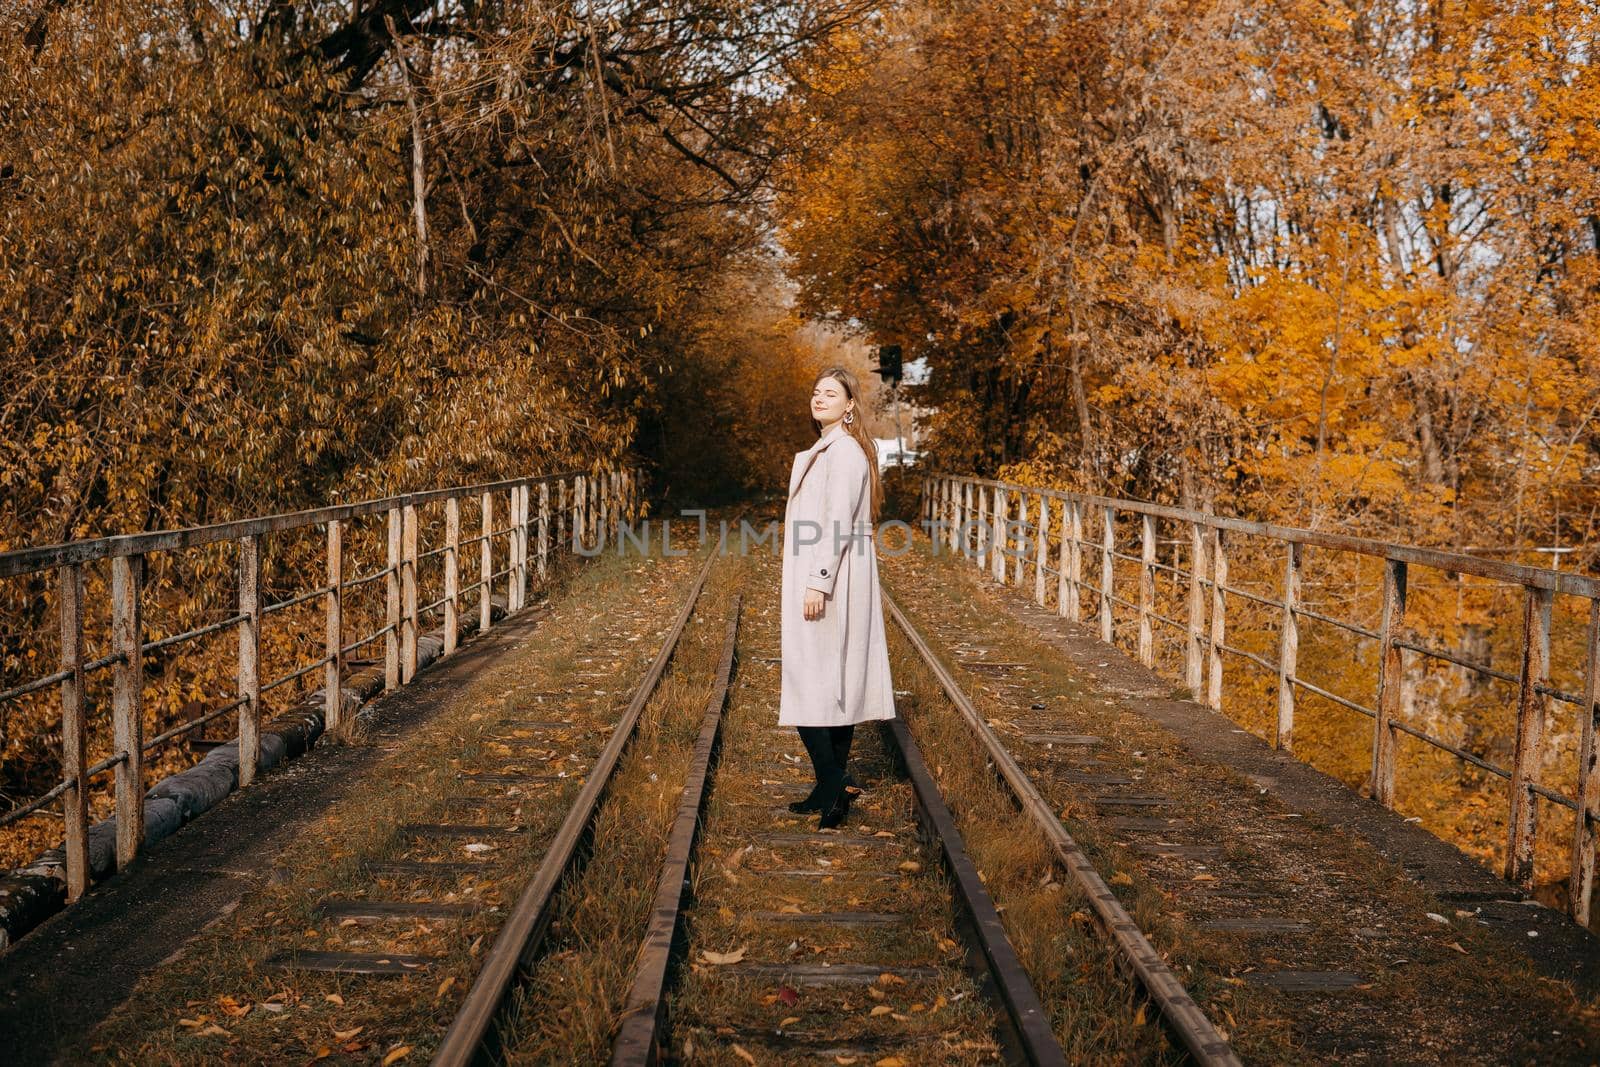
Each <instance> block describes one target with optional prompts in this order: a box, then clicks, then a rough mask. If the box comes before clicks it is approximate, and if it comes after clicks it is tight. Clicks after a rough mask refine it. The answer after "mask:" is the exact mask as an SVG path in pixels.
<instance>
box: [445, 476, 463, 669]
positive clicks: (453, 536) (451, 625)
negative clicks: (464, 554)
mask: <svg viewBox="0 0 1600 1067" xmlns="http://www.w3.org/2000/svg"><path fill="white" fill-rule="evenodd" d="M460 643H461V500H460V498H459V497H453V496H452V497H446V498H445V502H444V654H445V655H447V656H448V655H449V654H450V653H452V652H454V651H455V650H456V646H457V645H458V644H460Z"/></svg>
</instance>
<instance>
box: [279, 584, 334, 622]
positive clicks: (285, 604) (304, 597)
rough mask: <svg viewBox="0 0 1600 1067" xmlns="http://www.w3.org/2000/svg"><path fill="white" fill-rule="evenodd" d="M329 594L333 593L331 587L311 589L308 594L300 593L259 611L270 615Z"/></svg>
mask: <svg viewBox="0 0 1600 1067" xmlns="http://www.w3.org/2000/svg"><path fill="white" fill-rule="evenodd" d="M331 592H333V586H331V585H325V586H323V587H322V588H321V589H313V590H311V591H310V592H308V593H301V594H300V595H299V596H297V597H291V598H290V599H288V600H280V601H278V602H277V603H276V604H268V605H267V606H266V607H264V608H262V609H261V614H263V615H271V614H272V613H273V612H274V611H282V610H284V609H285V608H292V607H294V606H295V605H296V604H304V603H305V602H306V601H308V600H315V599H316V598H317V597H319V596H327V595H328V594H329V593H331Z"/></svg>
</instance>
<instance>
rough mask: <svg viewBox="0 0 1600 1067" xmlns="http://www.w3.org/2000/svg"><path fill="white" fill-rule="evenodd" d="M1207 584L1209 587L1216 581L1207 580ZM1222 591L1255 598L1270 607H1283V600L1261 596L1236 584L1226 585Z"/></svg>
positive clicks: (1248, 598)
mask: <svg viewBox="0 0 1600 1067" xmlns="http://www.w3.org/2000/svg"><path fill="white" fill-rule="evenodd" d="M1205 584H1206V585H1207V586H1208V587H1210V586H1213V585H1214V583H1212V582H1206V583H1205ZM1222 591H1223V592H1224V593H1230V594H1232V595H1233V596H1239V597H1244V598H1245V599H1246V600H1254V601H1255V602H1256V603H1257V604H1264V605H1266V606H1267V607H1269V608H1281V607H1283V601H1281V600H1271V599H1268V598H1267V597H1264V596H1261V595H1259V594H1256V593H1252V592H1250V590H1248V589H1238V588H1236V587H1234V586H1231V585H1224V586H1223V587H1222Z"/></svg>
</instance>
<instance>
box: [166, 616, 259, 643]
mask: <svg viewBox="0 0 1600 1067" xmlns="http://www.w3.org/2000/svg"><path fill="white" fill-rule="evenodd" d="M248 618H249V616H248V615H234V616H232V617H230V618H226V619H223V620H222V621H220V622H213V623H210V624H208V625H206V626H201V627H199V628H198V629H194V630H189V631H187V632H185V633H181V634H172V635H170V636H168V637H163V638H161V639H160V640H157V641H150V642H147V643H145V644H142V645H140V646H139V650H140V651H141V652H155V651H157V650H158V649H163V648H166V647H168V646H170V645H176V644H180V643H182V642H184V641H193V640H194V639H195V638H197V637H204V636H206V634H214V633H216V632H217V631H218V630H226V629H227V628H228V627H230V626H237V625H239V624H240V623H241V622H244V621H245V620H246V619H248Z"/></svg>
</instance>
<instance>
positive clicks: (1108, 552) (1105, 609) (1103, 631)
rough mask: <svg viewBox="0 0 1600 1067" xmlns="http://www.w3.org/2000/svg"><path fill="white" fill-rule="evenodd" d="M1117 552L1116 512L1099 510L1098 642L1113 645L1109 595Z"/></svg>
mask: <svg viewBox="0 0 1600 1067" xmlns="http://www.w3.org/2000/svg"><path fill="white" fill-rule="evenodd" d="M1116 550H1117V512H1116V509H1115V508H1112V507H1109V506H1107V507H1103V508H1101V509H1100V640H1102V641H1104V642H1105V643H1106V644H1108V645H1110V644H1115V643H1116V636H1117V626H1116V620H1115V619H1113V618H1112V615H1111V594H1112V592H1113V591H1114V588H1115V585H1116V577H1117V572H1116V568H1115V561H1114V560H1113V558H1112V553H1114V552H1115V551H1116Z"/></svg>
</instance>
